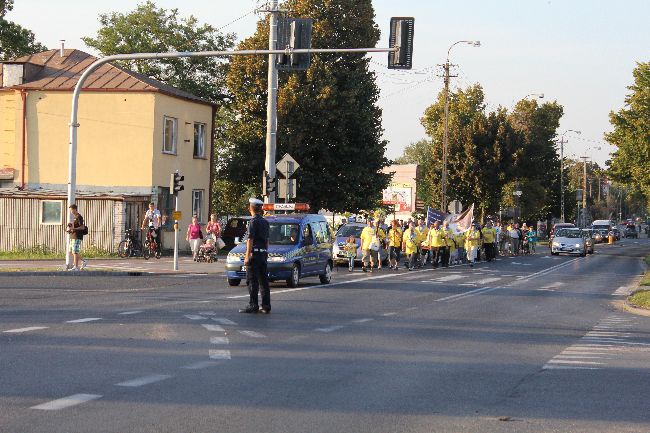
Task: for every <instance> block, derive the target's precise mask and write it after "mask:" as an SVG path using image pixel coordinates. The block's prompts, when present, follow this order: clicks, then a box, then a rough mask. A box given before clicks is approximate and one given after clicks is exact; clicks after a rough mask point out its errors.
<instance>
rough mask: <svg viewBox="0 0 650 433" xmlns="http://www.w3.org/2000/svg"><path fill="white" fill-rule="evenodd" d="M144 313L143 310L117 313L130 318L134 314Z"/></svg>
mask: <svg viewBox="0 0 650 433" xmlns="http://www.w3.org/2000/svg"><path fill="white" fill-rule="evenodd" d="M140 313H142V310H137V311H124V312H122V313H117V314H118V315H120V316H130V315H132V314H140Z"/></svg>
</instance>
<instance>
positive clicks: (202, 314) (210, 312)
mask: <svg viewBox="0 0 650 433" xmlns="http://www.w3.org/2000/svg"><path fill="white" fill-rule="evenodd" d="M199 314H200V315H201V316H214V315H216V314H217V313H215V312H214V311H199Z"/></svg>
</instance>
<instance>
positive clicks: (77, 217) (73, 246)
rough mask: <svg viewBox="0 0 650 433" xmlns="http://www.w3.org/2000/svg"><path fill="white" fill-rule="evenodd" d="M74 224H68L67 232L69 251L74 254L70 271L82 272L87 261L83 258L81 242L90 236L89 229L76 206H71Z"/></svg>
mask: <svg viewBox="0 0 650 433" xmlns="http://www.w3.org/2000/svg"><path fill="white" fill-rule="evenodd" d="M70 212H71V213H72V222H70V223H68V229H67V232H68V233H69V234H70V244H69V245H68V251H69V252H70V254H72V267H71V268H69V269H68V271H80V270H82V269H84V268H85V267H86V261H85V260H84V259H83V258H82V257H81V241H82V240H83V238H84V235H87V234H88V227H86V224H85V222H84V217H82V216H81V214H80V213H79V211H78V209H77V205H76V204H71V205H70Z"/></svg>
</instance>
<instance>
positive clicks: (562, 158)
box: [560, 135, 565, 222]
mask: <svg viewBox="0 0 650 433" xmlns="http://www.w3.org/2000/svg"><path fill="white" fill-rule="evenodd" d="M564 143H565V141H564V135H563V136H562V137H561V138H560V222H564Z"/></svg>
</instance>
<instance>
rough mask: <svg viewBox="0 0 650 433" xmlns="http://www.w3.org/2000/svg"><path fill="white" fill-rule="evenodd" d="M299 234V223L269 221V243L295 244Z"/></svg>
mask: <svg viewBox="0 0 650 433" xmlns="http://www.w3.org/2000/svg"><path fill="white" fill-rule="evenodd" d="M299 234H300V225H298V224H293V223H276V222H273V223H270V224H269V244H271V245H296V244H298V238H299Z"/></svg>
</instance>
